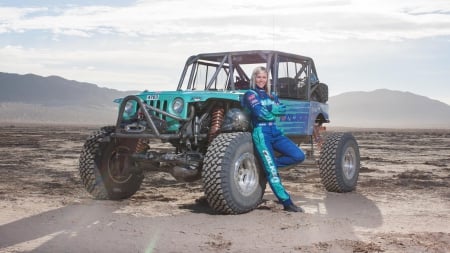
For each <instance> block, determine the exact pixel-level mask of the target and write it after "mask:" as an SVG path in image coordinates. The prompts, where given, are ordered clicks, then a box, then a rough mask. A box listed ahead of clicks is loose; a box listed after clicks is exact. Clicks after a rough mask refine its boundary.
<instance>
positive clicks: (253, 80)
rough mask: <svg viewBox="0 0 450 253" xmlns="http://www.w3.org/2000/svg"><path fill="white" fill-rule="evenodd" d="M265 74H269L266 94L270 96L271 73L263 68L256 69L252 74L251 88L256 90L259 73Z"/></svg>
mask: <svg viewBox="0 0 450 253" xmlns="http://www.w3.org/2000/svg"><path fill="white" fill-rule="evenodd" d="M262 72H265V73H266V74H267V83H266V92H267V94H270V85H269V71H267V69H266V68H265V67H263V66H259V67H256V68H255V69H254V70H253V72H252V79H251V80H250V87H251V88H252V89H254V88H255V87H256V76H257V75H258V74H259V73H262Z"/></svg>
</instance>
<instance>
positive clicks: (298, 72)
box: [177, 50, 319, 100]
mask: <svg viewBox="0 0 450 253" xmlns="http://www.w3.org/2000/svg"><path fill="white" fill-rule="evenodd" d="M256 66H265V67H266V68H267V69H268V71H269V75H270V76H269V79H270V83H271V85H272V90H273V91H274V92H276V93H277V94H278V95H279V97H280V98H292V99H295V98H297V99H305V100H308V99H309V98H310V94H311V85H314V84H316V83H318V82H319V80H318V75H317V72H316V68H315V65H314V61H313V60H312V59H311V58H309V57H305V56H301V55H295V54H289V53H285V52H280V51H271V50H254V51H237V52H222V53H208V54H198V55H193V56H191V57H189V58H188V60H187V61H186V64H185V66H184V69H183V72H182V75H181V77H180V81H179V83H178V87H177V90H178V91H181V90H245V89H248V88H250V82H251V80H250V79H251V72H252V70H253V69H254V67H256Z"/></svg>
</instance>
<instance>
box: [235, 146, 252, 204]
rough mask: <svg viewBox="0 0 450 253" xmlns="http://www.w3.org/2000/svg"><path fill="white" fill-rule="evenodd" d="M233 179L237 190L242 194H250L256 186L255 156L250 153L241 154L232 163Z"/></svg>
mask: <svg viewBox="0 0 450 253" xmlns="http://www.w3.org/2000/svg"><path fill="white" fill-rule="evenodd" d="M234 181H235V183H236V186H237V189H238V191H239V192H240V193H241V194H242V195H244V196H249V195H251V194H252V193H253V192H254V191H255V190H256V189H257V188H258V168H257V167H256V164H255V157H254V155H253V154H251V153H244V154H242V155H241V156H240V157H239V158H238V159H237V161H236V162H235V164H234Z"/></svg>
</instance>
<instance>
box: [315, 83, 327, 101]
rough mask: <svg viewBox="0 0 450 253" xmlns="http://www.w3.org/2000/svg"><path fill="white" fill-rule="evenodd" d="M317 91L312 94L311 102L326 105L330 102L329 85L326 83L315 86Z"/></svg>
mask: <svg viewBox="0 0 450 253" xmlns="http://www.w3.org/2000/svg"><path fill="white" fill-rule="evenodd" d="M314 86H316V87H315V89H314V91H313V92H312V94H311V100H313V101H317V102H320V103H326V102H327V101H328V85H326V84H324V83H318V84H315V85H314Z"/></svg>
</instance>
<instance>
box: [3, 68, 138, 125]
mask: <svg viewBox="0 0 450 253" xmlns="http://www.w3.org/2000/svg"><path fill="white" fill-rule="evenodd" d="M0 91H1V92H0V122H12V123H14V122H18V123H69V124H70V123H74V124H77V123H83V124H111V123H114V121H115V119H116V116H117V104H114V103H113V100H114V99H116V98H119V97H124V96H126V95H129V94H136V93H137V91H129V92H124V91H118V90H114V89H108V88H101V87H98V86H97V85H95V84H91V83H84V82H77V81H73V80H67V79H64V78H61V77H58V76H49V77H42V76H38V75H34V74H26V75H18V74H10V73H1V72H0Z"/></svg>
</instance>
